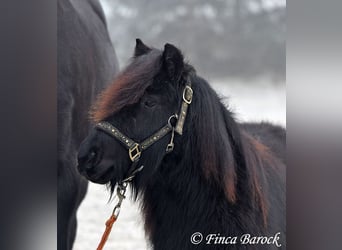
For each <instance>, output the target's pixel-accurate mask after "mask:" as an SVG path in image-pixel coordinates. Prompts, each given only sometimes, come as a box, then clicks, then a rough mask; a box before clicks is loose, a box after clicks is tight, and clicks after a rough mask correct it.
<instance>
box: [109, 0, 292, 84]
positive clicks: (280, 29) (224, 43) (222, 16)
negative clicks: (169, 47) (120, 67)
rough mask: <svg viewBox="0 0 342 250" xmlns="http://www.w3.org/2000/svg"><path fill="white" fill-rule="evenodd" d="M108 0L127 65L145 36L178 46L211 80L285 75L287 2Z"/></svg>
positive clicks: (157, 42)
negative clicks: (138, 43) (138, 40)
mask: <svg viewBox="0 0 342 250" xmlns="http://www.w3.org/2000/svg"><path fill="white" fill-rule="evenodd" d="M102 2H103V3H104V4H105V6H106V7H107V12H108V13H109V16H108V24H109V29H110V33H111V36H112V40H113V42H114V44H115V47H116V49H117V52H118V56H119V60H120V61H121V64H122V63H125V62H127V59H128V58H129V57H130V56H131V54H132V51H133V47H134V43H135V40H134V39H135V38H137V37H139V38H141V39H142V40H143V41H145V42H146V44H153V45H155V46H158V47H160V48H162V46H163V44H164V43H166V42H170V43H174V44H175V45H178V46H179V47H180V48H181V49H182V50H183V51H184V52H185V54H186V56H187V57H188V58H191V63H192V64H194V65H195V67H196V68H197V69H198V71H200V72H201V73H202V75H205V76H209V77H211V78H218V77H220V78H221V77H228V76H229V77H243V78H252V77H256V76H261V75H270V76H272V77H273V78H276V79H284V78H285V70H286V66H285V65H286V63H285V60H286V59H285V56H286V40H285V36H286V6H285V3H283V2H282V1H281V0H278V1H277V0H274V5H273V6H270V3H272V1H270V0H268V1H264V0H212V1H206V0H186V1H184V0H173V1H170V0H140V1H136V0H102ZM266 2H267V4H266ZM277 3H280V4H277Z"/></svg>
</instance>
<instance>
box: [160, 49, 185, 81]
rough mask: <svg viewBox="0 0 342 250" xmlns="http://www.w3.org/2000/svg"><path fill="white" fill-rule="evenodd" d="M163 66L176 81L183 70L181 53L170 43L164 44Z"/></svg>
mask: <svg viewBox="0 0 342 250" xmlns="http://www.w3.org/2000/svg"><path fill="white" fill-rule="evenodd" d="M163 66H164V68H165V70H166V72H167V74H168V76H169V77H170V79H171V80H172V81H178V80H179V79H180V76H181V74H182V72H183V68H184V62H183V55H182V53H181V52H180V50H179V49H177V48H176V47H175V46H173V45H172V44H169V43H167V44H165V46H164V52H163Z"/></svg>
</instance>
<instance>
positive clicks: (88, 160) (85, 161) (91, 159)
mask: <svg viewBox="0 0 342 250" xmlns="http://www.w3.org/2000/svg"><path fill="white" fill-rule="evenodd" d="M96 156H97V153H96V151H95V150H91V151H90V152H89V153H87V154H84V155H79V156H78V163H79V164H80V165H86V167H87V168H90V167H91V165H92V164H93V163H95V161H96Z"/></svg>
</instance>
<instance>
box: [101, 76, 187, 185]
mask: <svg viewBox="0 0 342 250" xmlns="http://www.w3.org/2000/svg"><path fill="white" fill-rule="evenodd" d="M192 96H193V90H192V88H191V82H190V80H188V82H187V83H186V85H185V88H184V90H183V96H182V106H181V108H180V111H179V114H178V115H177V114H173V115H171V116H170V117H169V119H168V121H167V124H166V125H165V126H163V127H162V128H161V129H159V130H158V131H157V132H155V133H154V134H152V135H151V136H149V137H148V138H147V139H145V140H143V141H142V142H140V143H138V142H135V141H134V140H132V139H131V138H129V137H128V136H126V135H125V134H123V133H122V132H121V131H120V130H119V129H118V128H116V127H114V126H113V125H112V124H110V123H109V122H99V123H98V124H96V128H98V129H100V130H103V131H104V132H106V133H107V134H109V135H110V136H112V137H114V138H115V139H117V140H118V141H119V142H120V143H121V144H122V145H123V146H124V147H125V148H127V149H128V156H129V158H130V159H131V161H132V165H131V167H130V169H129V171H128V174H127V177H126V178H125V179H124V180H123V181H122V182H128V181H131V180H132V179H133V178H134V176H135V174H136V173H137V172H139V171H141V170H142V168H143V167H144V166H141V167H139V168H137V165H138V162H139V160H140V156H141V153H142V152H143V151H144V150H146V149H147V148H149V147H150V146H152V145H153V144H154V143H155V142H157V141H159V140H160V139H162V138H163V137H164V136H166V135H167V134H168V133H170V132H171V133H172V134H171V140H170V142H169V144H168V145H167V147H166V153H170V152H172V151H173V148H174V143H173V139H174V133H175V132H177V133H178V134H179V135H182V134H183V128H184V122H185V118H186V115H187V111H188V107H189V105H190V104H191V102H192ZM172 119H176V120H177V123H176V126H173V125H172Z"/></svg>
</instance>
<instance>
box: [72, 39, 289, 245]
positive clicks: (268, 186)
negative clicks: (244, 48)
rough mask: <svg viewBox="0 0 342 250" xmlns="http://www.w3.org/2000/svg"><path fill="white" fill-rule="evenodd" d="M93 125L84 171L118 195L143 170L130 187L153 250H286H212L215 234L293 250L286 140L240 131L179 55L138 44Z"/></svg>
mask: <svg viewBox="0 0 342 250" xmlns="http://www.w3.org/2000/svg"><path fill="white" fill-rule="evenodd" d="M190 89H192V91H191V90H190ZM183 107H185V108H183ZM174 114H178V120H177V118H176V117H175V116H174ZM92 117H93V119H94V121H95V122H97V123H98V124H97V126H96V127H95V128H94V129H93V130H92V131H91V132H90V134H89V135H88V137H87V138H86V139H85V140H84V142H83V143H82V144H81V147H80V150H79V154H78V163H79V166H78V167H79V170H80V172H81V173H82V174H83V175H84V176H86V177H87V178H88V179H89V180H91V181H93V182H95V183H101V184H106V183H107V184H109V185H111V186H112V190H113V189H114V188H113V187H114V186H115V185H116V184H117V183H120V182H121V181H122V180H123V179H124V178H126V177H127V176H129V175H130V171H131V168H132V167H133V166H134V165H136V166H137V167H139V168H137V167H136V169H141V168H140V166H142V165H143V166H144V168H143V169H142V170H141V171H140V172H138V173H137V174H136V176H135V178H134V179H133V180H132V182H131V186H132V188H133V191H134V194H135V197H136V198H137V197H138V198H140V199H141V201H142V211H143V215H144V219H145V231H146V235H147V236H148V237H149V239H150V241H151V244H152V246H153V249H156V250H161V249H163V250H168V249H170V250H175V249H183V250H184V249H278V247H277V245H276V244H275V243H274V242H273V244H261V243H260V242H259V243H258V244H257V243H256V240H254V241H253V242H250V241H249V244H242V242H240V241H239V240H237V242H236V244H214V243H213V242H211V243H212V244H206V239H207V235H209V234H216V236H225V237H228V236H231V237H234V236H237V237H240V236H242V235H244V234H250V237H259V236H275V235H276V234H277V233H279V235H278V236H279V240H278V241H277V243H278V246H279V245H281V247H280V248H282V249H285V248H286V223H285V221H286V220H285V218H286V216H285V176H286V169H285V144H286V142H285V130H284V129H283V128H281V127H279V126H274V125H271V124H267V123H262V124H248V123H247V124H239V123H237V122H236V121H235V119H234V116H233V114H232V113H231V112H230V110H229V109H228V108H227V107H225V106H224V105H223V104H222V102H221V100H220V98H219V97H218V95H217V94H216V92H215V91H214V90H213V89H212V88H211V87H210V85H209V84H208V82H207V81H205V80H204V79H203V78H201V77H200V76H198V75H197V73H196V71H195V69H194V68H193V67H192V66H191V65H189V64H188V63H185V62H184V60H183V56H182V54H181V52H180V51H179V50H178V49H177V48H176V47H174V46H173V45H170V44H166V45H165V47H164V50H158V49H154V48H149V47H147V46H146V45H144V44H143V43H142V42H141V41H140V40H139V39H137V45H136V48H135V53H134V58H133V59H132V62H131V64H129V65H128V66H127V68H126V69H125V70H124V71H123V72H122V73H121V74H119V76H118V77H117V78H116V80H115V81H114V83H113V85H111V86H110V87H108V88H107V89H106V90H105V91H104V92H103V93H102V94H101V95H100V96H99V99H98V101H97V103H96V105H95V106H94V110H93V112H92ZM171 118H172V119H171ZM175 119H176V121H175ZM179 124H181V126H180V127H183V131H182V130H181V129H179V126H178V125H179ZM182 124H183V125H182ZM174 130H175V131H177V130H178V133H176V134H174V137H173V133H172V131H174ZM156 131H158V133H159V132H160V134H154V133H155V132H156ZM165 131H166V132H165ZM146 138H147V140H145V139H146ZM172 142H174V147H173V150H172V147H169V145H170V144H172ZM136 143H138V144H136ZM170 148H171V149H170ZM139 151H141V152H140V154H139ZM170 151H172V152H170ZM132 162H133V163H132ZM137 164H138V165H137ZM122 212H123V211H122ZM196 232H200V233H202V235H203V237H204V238H203V241H202V242H201V243H200V244H198V245H196V244H193V243H192V242H191V241H190V239H191V236H192V235H193V234H194V233H196ZM217 234H218V235H217ZM198 239H200V236H198V235H197V236H196V237H195V238H193V240H194V241H195V242H196V241H198Z"/></svg>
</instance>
